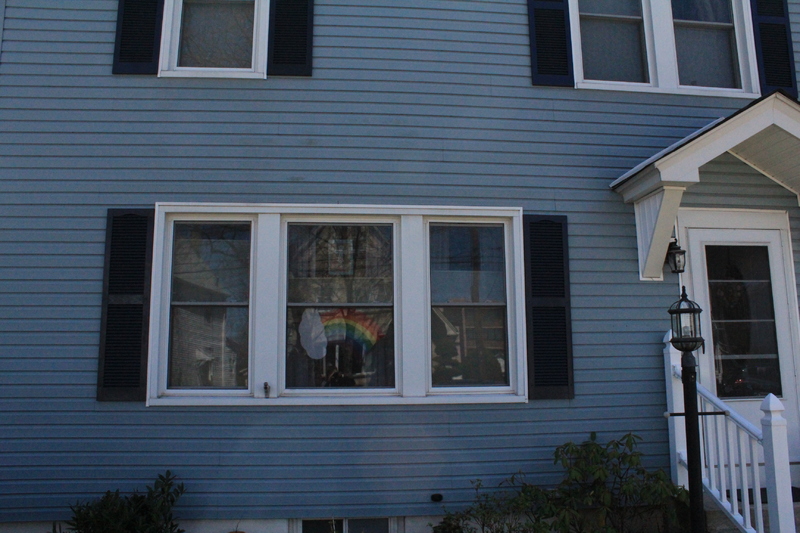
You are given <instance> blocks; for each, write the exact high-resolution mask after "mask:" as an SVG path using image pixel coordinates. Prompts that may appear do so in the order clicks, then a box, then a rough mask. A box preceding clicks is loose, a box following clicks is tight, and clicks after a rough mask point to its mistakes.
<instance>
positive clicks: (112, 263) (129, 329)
mask: <svg viewBox="0 0 800 533" xmlns="http://www.w3.org/2000/svg"><path fill="white" fill-rule="evenodd" d="M153 216H154V210H152V209H109V210H108V222H107V225H106V257H105V275H104V278H103V311H102V319H101V325H100V366H99V372H98V378H97V399H98V400H99V401H143V400H144V399H145V393H146V391H145V384H146V372H147V333H148V327H147V326H148V320H149V318H150V267H151V264H152V255H153Z"/></svg>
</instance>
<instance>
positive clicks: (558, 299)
mask: <svg viewBox="0 0 800 533" xmlns="http://www.w3.org/2000/svg"><path fill="white" fill-rule="evenodd" d="M523 226H524V231H525V233H524V237H525V264H526V276H525V314H526V324H527V335H528V397H529V398H531V399H545V398H551V399H554V398H562V399H563V398H572V397H573V396H574V384H573V378H572V327H571V324H570V321H571V316H570V315H571V314H570V301H569V292H570V291H569V253H568V250H567V219H566V217H558V216H534V215H524V216H523Z"/></svg>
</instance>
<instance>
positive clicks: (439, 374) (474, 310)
mask: <svg viewBox="0 0 800 533" xmlns="http://www.w3.org/2000/svg"><path fill="white" fill-rule="evenodd" d="M503 235H504V232H503V226H501V225H482V226H471V225H470V226H468V225H454V224H453V225H444V224H432V225H431V228H430V250H431V251H430V261H431V264H430V275H431V303H432V308H431V366H432V381H433V385H434V386H436V387H459V386H460V387H463V386H486V385H508V347H507V337H508V328H507V324H506V286H505V247H504V242H503V238H504V237H503Z"/></svg>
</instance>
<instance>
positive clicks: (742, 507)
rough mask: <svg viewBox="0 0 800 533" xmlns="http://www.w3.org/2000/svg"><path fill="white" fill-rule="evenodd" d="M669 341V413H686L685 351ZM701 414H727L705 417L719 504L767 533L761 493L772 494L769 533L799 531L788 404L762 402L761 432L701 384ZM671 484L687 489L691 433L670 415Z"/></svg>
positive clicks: (706, 480) (710, 485)
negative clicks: (680, 350) (794, 495)
mask: <svg viewBox="0 0 800 533" xmlns="http://www.w3.org/2000/svg"><path fill="white" fill-rule="evenodd" d="M670 338H672V332H671V331H668V332H667V335H666V336H665V337H664V344H665V345H666V346H665V348H664V362H665V370H666V378H667V408H668V409H669V411H668V412H669V413H682V412H683V410H684V409H683V407H684V406H683V385H682V383H681V364H680V362H681V353H680V352H679V351H678V350H676V349H675V348H673V347H672V345H671V344H670V342H669V340H670ZM697 396H698V402H699V404H698V410H699V411H700V412H724V415H711V416H701V417H700V439H701V443H700V447H701V450H702V455H703V485H704V488H705V491H706V493H707V494H709V495H710V496H711V497H712V498H713V499H714V501H715V502H716V503H717V505H718V506H719V507H720V509H722V511H723V512H725V513H726V514H727V515H728V517H729V518H730V519H731V520H732V521H733V523H734V524H736V525H737V527H738V528H739V529H740V530H741V531H744V532H746V533H751V532H752V533H756V532H757V533H763V532H764V531H765V529H764V513H763V510H762V508H763V506H762V505H761V503H762V502H761V490H762V488H766V491H767V502H768V503H767V512H768V516H769V531H770V533H795V531H796V530H795V524H794V508H793V505H792V486H791V485H792V484H791V479H790V476H789V442H788V438H787V431H786V430H787V428H786V419H785V418H783V416H782V415H781V413H782V412H783V410H784V407H783V404H781V402H780V400H778V398H776V397H775V396H774V395H772V394H769V395H768V396H767V397H766V398H764V401H763V402H762V404H761V410H762V411H763V412H764V417H763V418H762V419H761V429H759V428H757V427H756V426H754V425H753V424H751V423H750V422H748V421H747V420H745V419H744V418H743V417H742V416H741V415H739V414H738V413H737V412H735V411H734V410H732V409H731V408H730V406H728V405H727V404H726V403H725V402H723V401H722V400H720V399H719V398H717V397H716V396H715V395H714V394H713V393H711V391H709V390H708V389H706V388H705V387H703V386H702V385H700V384H699V383H698V384H697ZM669 437H670V439H669V440H670V454H671V457H672V461H670V463H671V470H672V472H671V473H672V480H673V481H674V482H675V483H677V484H679V485H683V486H687V485H688V472H687V470H686V431H685V426H684V420H683V417H669Z"/></svg>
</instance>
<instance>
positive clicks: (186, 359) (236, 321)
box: [168, 305, 248, 389]
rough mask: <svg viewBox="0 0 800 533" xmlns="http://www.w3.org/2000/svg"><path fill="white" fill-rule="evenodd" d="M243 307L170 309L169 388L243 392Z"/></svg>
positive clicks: (245, 321) (245, 341)
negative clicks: (238, 390) (240, 390)
mask: <svg viewBox="0 0 800 533" xmlns="http://www.w3.org/2000/svg"><path fill="white" fill-rule="evenodd" d="M247 346H248V311H247V308H246V307H227V306H202V305H201V306H173V308H172V316H171V328H170V350H169V383H168V386H169V387H170V388H221V389H246V388H247V371H248V370H247V368H248V357H247V354H248V349H247Z"/></svg>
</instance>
